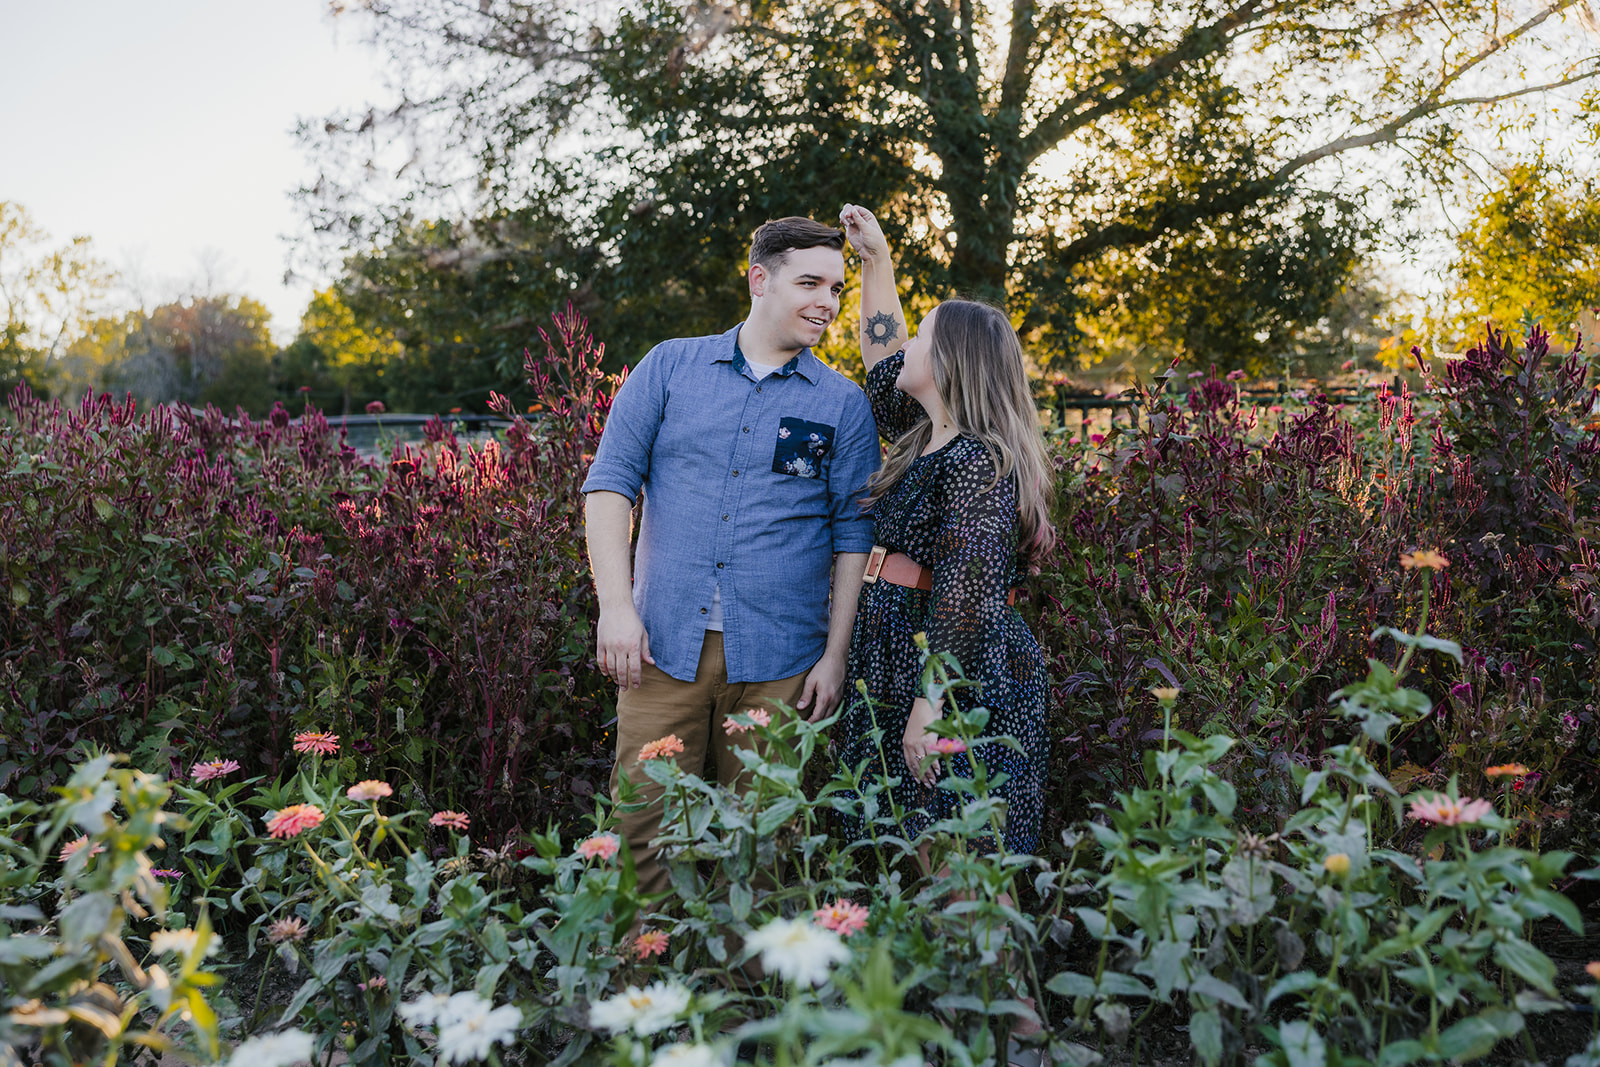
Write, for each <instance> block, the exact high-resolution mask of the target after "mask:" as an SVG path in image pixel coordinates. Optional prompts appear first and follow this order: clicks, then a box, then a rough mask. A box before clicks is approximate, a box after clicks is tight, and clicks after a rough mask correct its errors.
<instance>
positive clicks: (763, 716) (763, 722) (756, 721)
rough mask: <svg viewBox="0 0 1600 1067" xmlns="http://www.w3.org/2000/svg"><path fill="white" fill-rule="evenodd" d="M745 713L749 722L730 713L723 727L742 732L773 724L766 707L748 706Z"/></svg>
mask: <svg viewBox="0 0 1600 1067" xmlns="http://www.w3.org/2000/svg"><path fill="white" fill-rule="evenodd" d="M744 714H745V716H746V717H747V718H748V719H749V720H750V722H749V723H748V724H747V723H742V722H735V721H734V719H733V716H731V715H730V716H728V717H727V718H726V719H723V720H722V728H723V729H724V730H726V731H727V732H728V733H730V734H742V733H744V732H746V731H747V730H751V729H753V728H755V727H757V726H771V725H772V713H771V712H769V711H767V710H766V709H765V708H747V709H745V713H744ZM640 758H641V759H643V758H644V757H643V756H642V755H641V756H640Z"/></svg>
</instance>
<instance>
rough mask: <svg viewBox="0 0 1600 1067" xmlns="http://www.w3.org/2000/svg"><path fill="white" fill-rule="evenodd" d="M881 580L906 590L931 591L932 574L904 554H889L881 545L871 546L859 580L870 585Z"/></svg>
mask: <svg viewBox="0 0 1600 1067" xmlns="http://www.w3.org/2000/svg"><path fill="white" fill-rule="evenodd" d="M879 578H882V579H883V580H884V581H886V582H888V583H890V584H891V585H903V586H905V587H906V588H907V589H932V588H933V572H932V571H931V570H929V569H928V568H926V567H924V566H923V565H922V564H920V563H918V562H917V561H916V560H914V559H912V558H911V557H910V556H908V555H906V554H905V553H904V552H890V551H889V550H888V549H887V548H884V547H883V546H882V545H873V546H872V551H871V552H869V553H867V569H866V572H865V573H864V574H862V576H861V580H862V581H863V582H866V583H867V584H869V585H870V584H872V583H873V582H875V581H877V580H878V579H879Z"/></svg>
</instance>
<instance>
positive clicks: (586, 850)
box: [573, 834, 622, 860]
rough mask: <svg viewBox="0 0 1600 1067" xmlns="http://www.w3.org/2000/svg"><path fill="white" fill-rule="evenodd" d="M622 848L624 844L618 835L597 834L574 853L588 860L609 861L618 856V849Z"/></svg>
mask: <svg viewBox="0 0 1600 1067" xmlns="http://www.w3.org/2000/svg"><path fill="white" fill-rule="evenodd" d="M621 846H622V842H621V841H620V840H618V838H617V835H616V834H595V835H594V836H593V837H591V838H589V839H588V840H587V841H584V842H582V843H581V844H579V845H578V847H577V848H576V849H574V850H573V851H574V852H575V853H576V854H577V855H579V856H582V857H583V858H584V859H586V860H592V859H603V860H609V859H610V858H611V857H612V856H615V855H616V854H617V849H618V848H620V847H621Z"/></svg>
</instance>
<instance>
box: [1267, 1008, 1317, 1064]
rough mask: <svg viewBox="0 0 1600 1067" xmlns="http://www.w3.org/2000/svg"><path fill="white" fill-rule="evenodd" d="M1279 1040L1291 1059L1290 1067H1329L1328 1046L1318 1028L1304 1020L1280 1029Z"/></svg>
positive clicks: (1287, 1024) (1286, 1024)
mask: <svg viewBox="0 0 1600 1067" xmlns="http://www.w3.org/2000/svg"><path fill="white" fill-rule="evenodd" d="M1278 1040H1279V1042H1281V1043H1282V1045H1283V1051H1284V1054H1285V1055H1286V1056H1288V1057H1289V1067H1327V1062H1328V1046H1327V1045H1326V1044H1325V1043H1324V1042H1323V1040H1322V1035H1321V1034H1319V1033H1317V1028H1316V1027H1314V1026H1312V1025H1311V1024H1310V1023H1308V1022H1306V1021H1305V1020H1303V1019H1296V1020H1294V1021H1293V1022H1287V1023H1284V1024H1283V1025H1281V1026H1279V1027H1278Z"/></svg>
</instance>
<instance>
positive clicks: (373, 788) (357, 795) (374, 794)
mask: <svg viewBox="0 0 1600 1067" xmlns="http://www.w3.org/2000/svg"><path fill="white" fill-rule="evenodd" d="M344 795H345V796H347V797H349V798H350V799H351V800H377V799H379V798H380V797H390V796H394V789H393V788H392V787H391V786H390V785H389V783H388V782H380V781H378V780H377V779H376V778H368V779H367V780H366V781H364V782H357V783H356V784H355V785H353V786H351V787H350V788H349V789H347V790H345V794H344Z"/></svg>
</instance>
